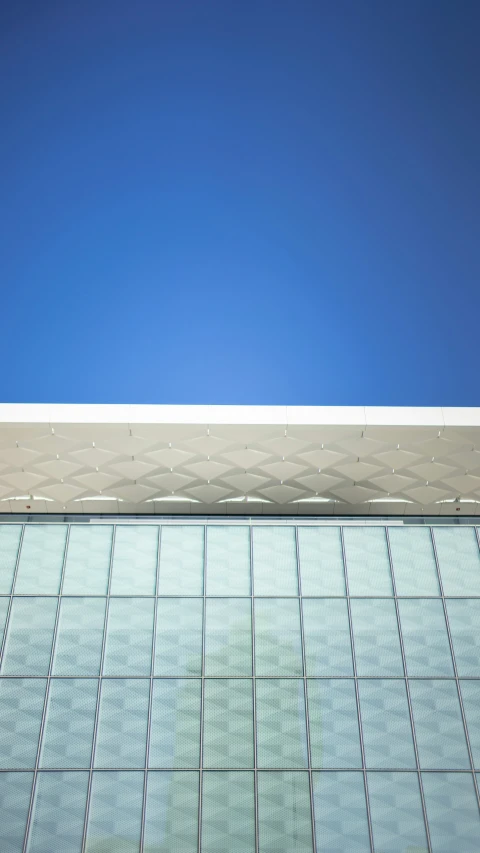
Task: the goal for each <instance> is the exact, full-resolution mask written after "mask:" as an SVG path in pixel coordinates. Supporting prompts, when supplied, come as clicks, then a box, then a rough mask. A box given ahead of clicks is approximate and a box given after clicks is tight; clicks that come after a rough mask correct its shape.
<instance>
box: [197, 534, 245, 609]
mask: <svg viewBox="0 0 480 853" xmlns="http://www.w3.org/2000/svg"><path fill="white" fill-rule="evenodd" d="M207 595H250V531H249V528H248V527H215V526H212V527H207Z"/></svg>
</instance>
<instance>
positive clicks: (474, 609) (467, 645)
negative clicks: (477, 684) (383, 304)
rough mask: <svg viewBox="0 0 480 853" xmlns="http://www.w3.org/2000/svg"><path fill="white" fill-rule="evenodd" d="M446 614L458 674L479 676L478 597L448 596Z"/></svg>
mask: <svg viewBox="0 0 480 853" xmlns="http://www.w3.org/2000/svg"><path fill="white" fill-rule="evenodd" d="M447 614H448V622H449V625H450V633H451V635H452V642H453V651H454V654H455V661H456V664H457V670H458V674H459V675H468V676H475V678H480V599H478V598H472V599H470V600H469V599H460V598H450V599H449V600H448V601H447Z"/></svg>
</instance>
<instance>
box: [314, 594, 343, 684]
mask: <svg viewBox="0 0 480 853" xmlns="http://www.w3.org/2000/svg"><path fill="white" fill-rule="evenodd" d="M302 607H303V628H304V633H305V663H306V669H307V675H316V676H325V675H353V661H352V648H351V644H350V627H349V624H348V609H347V602H346V600H342V599H338V598H311V599H304V600H303V601H302Z"/></svg>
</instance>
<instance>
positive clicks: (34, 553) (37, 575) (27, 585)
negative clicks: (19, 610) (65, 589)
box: [15, 524, 68, 595]
mask: <svg viewBox="0 0 480 853" xmlns="http://www.w3.org/2000/svg"><path fill="white" fill-rule="evenodd" d="M67 530H68V528H67V526H66V525H63V524H41V525H40V524H32V525H30V524H27V525H26V526H25V533H24V534H23V543H22V550H21V552H20V561H19V563H18V572H17V580H16V582H15V592H16V593H17V594H19V595H20V594H22V595H25V594H30V595H32V594H36V593H43V595H56V594H57V593H58V591H59V589H60V578H61V575H62V568H63V557H64V554H65V543H66V541H67Z"/></svg>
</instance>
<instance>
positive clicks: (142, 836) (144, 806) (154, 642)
mask: <svg viewBox="0 0 480 853" xmlns="http://www.w3.org/2000/svg"><path fill="white" fill-rule="evenodd" d="M161 544H162V526H161V525H160V524H159V525H158V531H157V565H156V568H155V599H154V602H153V637H152V656H151V661H150V693H149V697H148V720H147V742H146V744H145V770H144V778H143V803H142V824H141V829H140V853H142V851H143V847H144V843H145V817H146V811H147V779H148V765H149V758H150V734H151V725H152V701H153V668H154V665H155V649H156V645H157V610H158V581H159V574H160V548H161Z"/></svg>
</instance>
